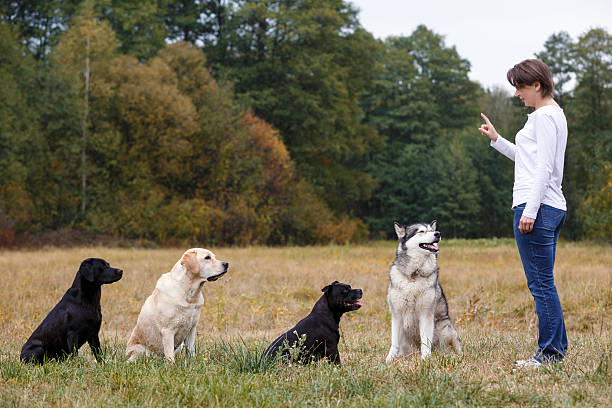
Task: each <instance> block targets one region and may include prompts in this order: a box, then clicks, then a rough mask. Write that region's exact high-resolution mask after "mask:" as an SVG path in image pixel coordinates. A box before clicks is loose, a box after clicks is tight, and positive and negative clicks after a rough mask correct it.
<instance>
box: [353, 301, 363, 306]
mask: <svg viewBox="0 0 612 408" xmlns="http://www.w3.org/2000/svg"><path fill="white" fill-rule="evenodd" d="M353 304H354V305H357V306H363V304H362V303H361V302H360V301H358V300H356V301H354V302H353Z"/></svg>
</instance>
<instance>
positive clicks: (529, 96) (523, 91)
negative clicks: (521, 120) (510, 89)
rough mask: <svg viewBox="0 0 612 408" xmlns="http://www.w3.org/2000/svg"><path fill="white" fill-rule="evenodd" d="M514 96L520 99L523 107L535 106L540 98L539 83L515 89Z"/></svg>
mask: <svg viewBox="0 0 612 408" xmlns="http://www.w3.org/2000/svg"><path fill="white" fill-rule="evenodd" d="M514 96H517V97H519V98H521V100H522V101H523V103H524V104H525V106H536V101H537V100H538V98H541V95H540V83H539V82H534V83H533V84H531V85H521V86H519V87H517V88H516V92H515V93H514Z"/></svg>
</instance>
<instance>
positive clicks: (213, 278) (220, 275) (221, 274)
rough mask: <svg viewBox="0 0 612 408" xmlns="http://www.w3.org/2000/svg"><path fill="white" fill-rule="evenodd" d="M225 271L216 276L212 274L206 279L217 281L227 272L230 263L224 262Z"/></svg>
mask: <svg viewBox="0 0 612 408" xmlns="http://www.w3.org/2000/svg"><path fill="white" fill-rule="evenodd" d="M223 268H224V269H223V272H221V273H220V274H218V275H215V276H210V277H209V278H208V279H206V280H207V281H208V282H212V281H216V280H217V279H219V278H220V277H222V276H223V275H225V274H226V273H227V268H228V263H227V262H223Z"/></svg>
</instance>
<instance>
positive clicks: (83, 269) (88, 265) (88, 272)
mask: <svg viewBox="0 0 612 408" xmlns="http://www.w3.org/2000/svg"><path fill="white" fill-rule="evenodd" d="M79 273H80V274H81V276H82V277H83V278H85V280H87V281H89V282H93V281H94V265H93V260H92V259H91V258H88V259H86V260H84V261H83V262H81V266H80V267H79Z"/></svg>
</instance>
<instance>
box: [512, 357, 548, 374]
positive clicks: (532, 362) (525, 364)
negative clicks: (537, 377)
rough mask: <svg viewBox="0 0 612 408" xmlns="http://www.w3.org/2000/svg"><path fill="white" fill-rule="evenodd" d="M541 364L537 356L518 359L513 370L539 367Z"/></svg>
mask: <svg viewBox="0 0 612 408" xmlns="http://www.w3.org/2000/svg"><path fill="white" fill-rule="evenodd" d="M541 365H542V363H540V362H539V361H538V360H536V359H535V358H530V359H529V360H516V362H515V363H514V369H513V371H514V370H522V369H532V368H538V367H540V366H541Z"/></svg>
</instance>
